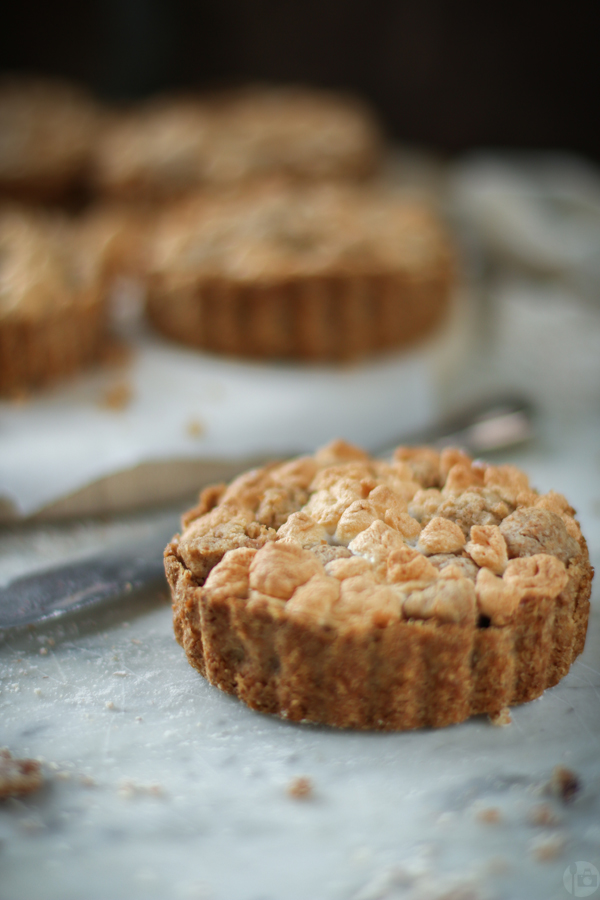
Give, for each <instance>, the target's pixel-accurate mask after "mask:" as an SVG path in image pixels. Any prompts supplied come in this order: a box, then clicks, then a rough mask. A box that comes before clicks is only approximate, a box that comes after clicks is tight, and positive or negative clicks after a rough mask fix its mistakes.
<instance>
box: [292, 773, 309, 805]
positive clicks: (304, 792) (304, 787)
mask: <svg viewBox="0 0 600 900" xmlns="http://www.w3.org/2000/svg"><path fill="white" fill-rule="evenodd" d="M287 792H288V794H289V795H290V797H294V798H295V799H296V800H307V799H308V798H309V797H312V796H313V785H312V781H311V780H310V778H306V777H304V776H301V777H298V778H293V779H292V781H290V783H289V785H288V788H287Z"/></svg>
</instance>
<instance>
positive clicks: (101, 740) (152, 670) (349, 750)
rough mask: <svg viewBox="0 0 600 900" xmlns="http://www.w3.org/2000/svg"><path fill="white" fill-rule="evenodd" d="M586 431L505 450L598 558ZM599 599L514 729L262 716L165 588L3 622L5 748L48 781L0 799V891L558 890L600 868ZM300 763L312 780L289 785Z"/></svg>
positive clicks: (592, 435) (595, 489)
mask: <svg viewBox="0 0 600 900" xmlns="http://www.w3.org/2000/svg"><path fill="white" fill-rule="evenodd" d="M567 426H568V427H567ZM598 446H600V423H598V421H597V419H596V418H595V417H594V416H586V417H582V418H578V419H577V420H576V421H573V420H569V419H568V414H567V413H566V412H565V413H564V414H563V417H562V418H560V417H558V416H554V417H553V418H552V419H545V420H542V421H541V422H539V423H538V429H537V438H536V440H534V441H533V442H532V443H531V444H530V445H529V446H528V447H526V448H524V449H523V450H521V451H520V452H513V454H511V455H510V456H508V455H506V456H505V457H504V458H505V459H507V460H510V461H513V462H516V463H517V464H520V465H523V466H524V467H525V468H526V469H527V470H528V471H529V473H530V475H531V477H532V482H533V483H534V484H535V485H536V486H537V487H539V488H540V489H542V490H547V489H549V488H550V487H555V488H558V489H561V490H563V491H564V492H565V493H566V494H567V495H568V497H569V499H570V500H571V501H572V502H573V503H574V505H575V506H576V507H577V508H578V511H579V514H580V515H579V517H580V520H581V523H582V527H583V530H584V533H586V535H587V537H588V539H589V543H590V550H591V554H592V559H593V561H595V562H596V565H598V564H599V563H600V479H598V472H599V469H600V455H599V452H598V449H597V448H598ZM105 527H106V528H108V527H109V526H108V525H105ZM136 527H138V528H139V527H140V523H139V522H138V523H137V526H136ZM54 538H55V540H58V537H57V535H56V534H55V535H54ZM15 552H16V551H15V549H14V546H13V554H14V553H15ZM13 565H14V559H13ZM0 568H1V567H0ZM595 597H596V599H595V600H594V603H593V606H594V612H593V615H592V619H591V626H590V631H589V635H588V640H587V645H586V650H585V653H584V654H583V656H582V657H581V659H580V660H579V661H578V662H577V663H576V664H575V665H574V667H573V669H572V671H571V673H570V674H569V675H568V676H567V677H566V678H565V679H564V680H563V682H562V683H561V684H560V685H558V686H557V687H555V688H553V689H552V690H550V691H547V692H546V693H545V695H544V696H543V697H542V698H541V699H540V700H538V701H535V702H534V703H531V704H528V705H526V706H524V707H521V708H517V709H515V710H513V723H512V724H511V725H509V726H507V727H504V728H498V727H494V726H492V725H491V724H490V723H489V722H488V720H487V719H486V718H483V717H481V718H476V719H474V720H472V721H469V722H467V723H464V724H462V725H459V726H455V727H452V728H449V729H444V730H439V731H433V730H426V731H420V732H412V733H405V734H369V733H357V732H341V731H336V730H333V729H329V728H325V727H314V726H306V725H295V724H290V723H288V722H284V721H280V720H278V719H275V718H271V717H267V716H263V715H259V714H257V713H254V712H252V711H250V710H248V709H247V708H246V707H245V706H243V705H242V704H241V703H239V702H238V701H236V700H235V699H233V698H231V697H228V696H226V695H224V694H222V693H220V692H219V691H218V690H217V689H215V688H213V687H211V686H210V685H208V684H207V683H205V682H204V680H203V679H202V678H201V677H200V676H199V675H198V674H197V673H196V672H194V671H193V670H192V669H191V668H190V667H189V666H188V664H187V662H186V660H185V657H184V654H183V652H182V650H181V649H180V648H179V647H178V645H177V644H176V643H175V641H174V639H173V636H172V631H171V621H170V610H169V607H168V602H167V597H166V593H165V594H164V595H159V594H156V593H153V594H148V595H140V596H137V597H132V598H130V599H128V600H127V601H126V602H124V603H121V604H119V605H117V606H113V607H112V608H108V609H104V610H101V611H98V612H97V613H96V614H95V615H93V616H92V615H90V614H86V615H83V616H80V617H73V618H70V619H64V620H62V621H61V622H58V623H57V624H55V625H53V626H51V627H44V628H42V627H38V628H35V629H30V630H28V631H26V632H24V633H8V634H5V635H4V636H3V638H2V641H1V643H0V745H6V746H8V747H9V748H10V750H11V751H12V752H13V753H14V754H15V755H18V756H31V757H38V758H41V759H43V760H44V762H43V769H44V773H45V776H46V785H45V787H44V788H43V789H42V790H41V791H39V792H38V793H35V794H32V795H30V796H29V797H28V798H23V799H22V800H10V801H5V802H4V803H2V804H0V897H1V898H2V900H25V898H28V900H29V898H38V897H39V898H42V897H43V898H44V900H55V898H56V900H76V898H81V897H86V898H90V900H96V898H98V900H104V898H106V897H111V898H114V900H119V898H128V900H142V898H153V897H156V898H174V900H179V898H181V900H209V898H212V900H280V898H285V900H306V898H309V897H310V898H319V900H380V898H381V900H383V898H404V897H407V898H425V897H428V898H442V897H446V898H450V897H453V898H459V897H460V898H480V897H490V898H499V900H501V898H506V900H509V898H510V900H514V898H521V897H523V898H525V897H527V898H531V900H549V898H567V897H568V896H569V893H568V892H567V890H566V888H565V885H564V883H563V874H564V873H565V871H567V873H568V867H569V865H571V866H573V865H574V864H575V863H576V862H578V861H586V862H589V863H590V864H591V865H595V866H596V868H600V610H598V605H599V603H598V599H597V598H598V590H597V589H596V592H595ZM557 765H565V766H568V767H569V768H570V769H573V770H574V771H575V772H576V773H577V774H578V776H579V777H580V779H581V783H582V790H581V793H580V795H579V796H578V797H577V798H576V800H575V801H574V802H573V803H571V804H567V805H565V804H564V803H562V802H561V801H559V800H558V799H556V798H555V797H553V796H549V795H547V794H546V792H545V785H547V783H548V780H549V779H550V776H551V773H552V770H553V768H554V767H555V766H557ZM299 777H304V778H308V779H309V780H310V784H311V786H312V792H311V794H310V796H306V797H303V798H297V797H294V796H293V793H290V788H291V786H292V785H293V784H294V779H297V778H299ZM540 804H547V806H548V808H547V809H546V810H545V812H546V813H548V809H549V810H550V813H551V814H550V821H548V822H547V823H546V824H545V825H540V824H535V822H534V821H532V819H533V820H535V818H536V815H539V813H537V812H536V810H537V809H538V807H539V805H540ZM490 810H492V812H490ZM490 819H491V820H492V821H489V820H490ZM567 877H570V876H568V875H567ZM452 891H454V892H455V893H452Z"/></svg>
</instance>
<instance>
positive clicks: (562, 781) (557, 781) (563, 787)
mask: <svg viewBox="0 0 600 900" xmlns="http://www.w3.org/2000/svg"><path fill="white" fill-rule="evenodd" d="M549 788H550V792H551V793H552V794H554V795H555V796H556V797H558V798H559V799H560V800H562V801H563V803H571V801H573V800H574V799H575V797H576V796H577V794H578V793H579V792H580V791H581V781H580V779H579V776H578V775H577V773H576V772H573V770H572V769H567V768H566V766H555V768H554V769H553V770H552V776H551V778H550V783H549Z"/></svg>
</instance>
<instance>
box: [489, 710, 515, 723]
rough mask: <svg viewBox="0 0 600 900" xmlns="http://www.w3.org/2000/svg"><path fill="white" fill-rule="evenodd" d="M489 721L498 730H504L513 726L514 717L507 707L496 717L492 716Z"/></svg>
mask: <svg viewBox="0 0 600 900" xmlns="http://www.w3.org/2000/svg"><path fill="white" fill-rule="evenodd" d="M489 720H490V722H491V723H492V725H494V726H495V727H496V728H504V727H506V725H512V716H511V714H510V709H509V708H508V706H505V707H504V709H501V710H500V712H499V713H496V714H495V715H490V716H489Z"/></svg>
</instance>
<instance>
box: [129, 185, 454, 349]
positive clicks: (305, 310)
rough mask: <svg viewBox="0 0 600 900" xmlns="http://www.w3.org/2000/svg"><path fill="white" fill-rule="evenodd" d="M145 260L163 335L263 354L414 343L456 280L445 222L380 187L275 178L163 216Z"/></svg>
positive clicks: (438, 315)
mask: <svg viewBox="0 0 600 900" xmlns="http://www.w3.org/2000/svg"><path fill="white" fill-rule="evenodd" d="M148 255H149V259H148V269H149V273H148V306H147V308H148V315H149V317H150V319H151V321H152V322H153V324H154V325H155V327H156V328H157V329H158V330H159V331H161V332H162V333H163V334H165V335H166V336H167V337H170V338H172V339H174V340H176V341H180V342H182V343H184V344H188V345H190V346H193V347H198V348H202V349H206V350H211V351H215V352H219V353H227V354H232V355H237V356H247V357H255V358H262V359H299V360H324V361H328V360H340V359H353V358H357V357H362V356H367V355H370V354H373V353H376V352H379V351H383V350H386V349H395V348H402V347H407V346H411V345H413V344H415V343H416V342H417V341H419V340H420V339H421V338H423V337H425V336H427V335H429V334H430V333H431V332H432V331H434V330H435V329H436V328H437V327H438V326H439V325H440V323H441V322H442V321H443V319H444V314H445V313H446V312H447V310H448V307H449V303H450V296H451V291H452V288H453V285H454V257H453V253H452V249H451V246H450V241H449V239H448V235H447V233H446V230H445V229H444V227H443V225H442V224H441V222H440V221H439V220H438V218H437V217H436V216H435V215H434V214H433V213H432V212H431V211H430V210H428V209H427V208H425V207H423V205H422V204H419V203H414V202H407V201H405V200H401V199H399V198H398V197H396V196H394V195H391V194H390V193H389V192H385V191H384V190H383V189H376V188H374V187H370V188H367V187H362V188H359V187H349V186H340V185H323V184H320V185H311V186H304V187H302V188H300V187H298V186H294V185H290V184H286V183H282V182H280V181H277V182H270V183H269V184H262V185H260V186H255V187H253V188H248V189H246V190H240V191H233V192H230V193H228V194H222V195H220V196H218V197H215V196H212V197H211V196H207V195H201V196H197V197H195V198H193V199H191V200H187V201H185V202H184V203H182V204H177V205H175V206H174V207H172V208H170V209H169V210H168V211H167V212H166V213H165V214H164V215H163V216H162V217H161V218H160V220H159V224H158V227H157V229H156V233H155V237H154V240H153V241H151V244H150V248H149V254H148Z"/></svg>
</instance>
